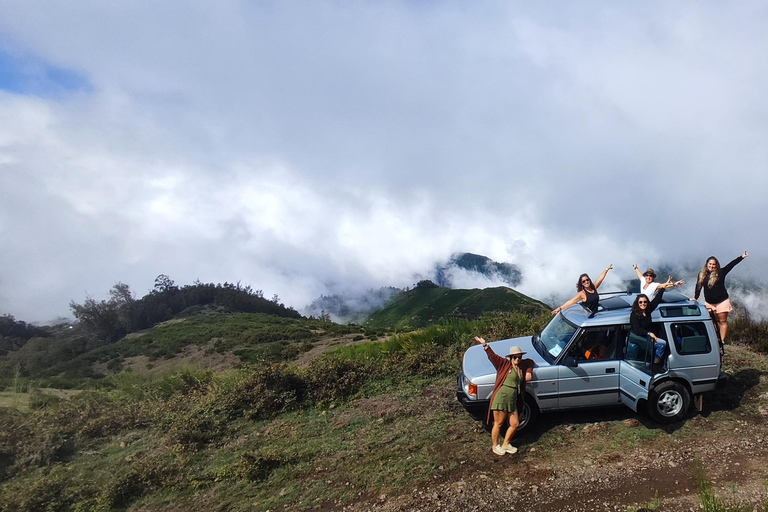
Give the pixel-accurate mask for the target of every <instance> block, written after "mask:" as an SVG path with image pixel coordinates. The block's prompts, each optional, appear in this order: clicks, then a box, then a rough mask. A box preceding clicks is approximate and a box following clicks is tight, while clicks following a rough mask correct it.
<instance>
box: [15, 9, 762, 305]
mask: <svg viewBox="0 0 768 512" xmlns="http://www.w3.org/2000/svg"><path fill="white" fill-rule="evenodd" d="M766 18H768V9H767V8H766V7H765V6H764V5H763V4H762V3H759V2H742V3H739V4H738V5H728V6H720V5H717V4H699V3H683V4H648V5H623V4H603V3H591V2H588V3H580V4H578V6H577V5H575V4H574V5H573V6H571V5H565V4H563V5H559V6H558V8H557V9H555V8H553V7H551V6H548V5H546V4H530V3H512V4H509V3H506V2H491V3H483V4H471V5H469V4H463V3H458V2H456V3H441V4H411V3H405V2H402V3H389V4H370V3H352V4H343V5H342V4H335V3H324V2H305V3H295V2H294V3H267V4H265V3H252V2H240V1H234V0H232V1H226V2H216V3H205V2H204V3H199V4H195V5H194V6H189V5H188V4H182V3H175V2H169V3H163V4H157V3H156V2H132V3H130V4H113V5H108V4H104V3H101V2H90V1H80V2H67V3H62V4H50V3H48V2H35V1H32V2H30V1H28V0H26V1H9V2H3V3H2V4H1V5H0V51H5V52H13V53H14V54H15V55H21V56H24V55H29V56H33V57H34V58H35V59H36V60H40V61H43V62H49V63H50V64H51V65H55V66H57V67H60V68H62V69H66V70H71V71H73V72H75V73H78V74H80V75H81V76H83V77H84V78H85V79H86V80H87V81H88V82H89V83H90V87H89V88H88V90H85V91H73V92H71V93H70V94H69V95H63V96H57V97H55V98H38V97H34V96H31V95H25V94H22V93H11V92H3V91H0V236H2V239H3V241H4V242H5V243H4V249H3V251H1V252H0V313H3V312H9V313H13V314H15V315H17V316H18V317H19V318H23V319H27V320H38V319H45V318H50V317H53V316H56V315H58V314H61V313H64V312H66V305H67V302H68V301H69V300H70V299H75V300H78V301H80V300H82V298H83V297H84V294H85V293H86V292H88V293H91V294H93V295H95V296H103V295H105V294H106V292H107V290H108V289H109V287H110V286H111V285H112V284H113V283H114V282H115V281H117V280H120V281H123V282H127V283H129V284H131V285H132V286H133V288H134V289H135V290H136V292H137V293H139V294H141V293H144V292H145V291H146V290H148V289H149V288H151V286H152V282H153V280H154V277H155V276H156V275H157V274H159V273H165V274H168V275H170V276H171V277H172V278H174V279H175V280H176V281H177V282H179V283H188V282H191V281H192V280H194V279H201V280H203V281H225V280H228V281H237V280H241V281H243V282H244V283H246V284H251V285H252V286H253V287H255V288H261V289H263V290H264V291H265V294H267V295H268V296H270V295H271V294H272V293H277V294H279V295H280V297H281V299H282V300H283V301H285V302H286V303H289V304H292V305H294V306H296V307H297V308H301V307H303V306H304V305H305V304H306V303H308V302H309V301H310V300H312V299H313V298H315V297H317V296H318V295H319V294H320V293H326V292H328V291H338V290H339V289H340V288H356V289H366V288H369V287H377V286H382V285H393V286H406V285H410V284H413V281H412V280H413V278H414V275H415V274H423V273H425V272H427V271H428V270H429V269H430V268H431V266H432V265H433V263H434V262H435V261H443V260H445V259H446V258H447V257H448V256H450V254H452V253H454V252H457V251H469V252H474V253H479V254H484V255H487V256H489V257H491V258H493V259H495V260H498V261H506V262H510V263H515V264H517V265H519V266H520V267H521V268H522V269H523V276H524V282H523V284H522V286H521V291H523V292H524V293H527V294H530V295H532V296H534V297H537V298H542V299H546V298H548V297H552V296H556V295H561V294H564V293H565V294H569V293H570V291H571V290H572V289H573V284H574V283H575V279H576V277H577V276H578V275H579V274H580V273H581V272H584V271H586V272H588V273H590V275H592V276H593V277H596V275H597V274H599V272H600V270H602V268H604V267H605V266H606V265H608V264H609V263H614V265H615V266H616V267H617V270H616V272H615V273H614V274H612V275H610V277H609V281H607V282H606V286H618V285H619V284H620V282H621V279H622V278H627V277H631V276H632V273H631V264H632V263H638V264H641V265H649V266H658V262H660V261H663V262H685V263H690V262H694V266H697V265H699V263H698V262H699V261H700V260H703V258H704V257H706V256H708V255H709V254H711V253H715V254H718V255H721V254H722V255H723V259H725V260H728V257H727V255H728V254H733V255H736V254H738V253H739V252H741V251H743V250H744V249H745V248H746V249H749V250H750V252H751V253H752V255H753V256H752V257H751V258H750V260H749V263H748V264H745V266H746V268H744V269H741V268H740V269H739V270H740V272H744V275H748V274H753V275H759V272H758V270H759V269H760V268H761V267H762V266H763V265H764V264H765V262H766V259H765V257H763V256H761V255H762V254H766V253H768V250H767V249H768V242H766V241H765V240H766V237H764V236H761V235H762V233H761V230H762V227H761V226H762V224H761V222H760V219H763V218H765V217H766V213H767V212H766V206H765V201H764V199H763V196H764V190H765V189H766V186H768V173H766V172H765V169H766V168H768V146H766V144H765V143H764V141H765V140H766V139H768V137H767V136H768V133H767V132H768V121H766V119H768V117H766V116H765V115H764V113H765V112H766V111H767V110H768V99H766V96H765V94H764V84H765V83H766V81H767V80H766V79H768V65H767V64H766V61H765V59H764V57H763V55H764V53H765V50H766V47H767V46H768V35H767V34H766V33H765V31H764V29H763V27H764V26H765V22H766ZM683 277H685V276H683ZM468 284H469V283H468Z"/></svg>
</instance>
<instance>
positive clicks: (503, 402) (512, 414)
mask: <svg viewBox="0 0 768 512" xmlns="http://www.w3.org/2000/svg"><path fill="white" fill-rule="evenodd" d="M475 341H477V342H478V343H479V344H480V345H482V346H483V349H485V355H487V356H488V360H489V361H491V364H492V365H493V367H494V368H496V383H495V384H494V385H493V393H492V394H491V405H490V406H489V407H488V417H487V419H486V421H487V422H488V423H489V424H490V422H491V414H493V428H492V429H491V440H492V441H493V448H492V449H493V453H495V454H496V455H504V454H505V453H516V452H517V448H515V447H514V446H512V445H511V444H510V441H511V440H512V436H514V435H515V431H517V427H518V426H519V425H520V415H519V412H518V411H520V410H521V409H522V407H523V399H524V397H525V383H526V382H528V381H530V380H531V378H532V377H533V365H534V363H533V360H531V359H523V355H525V352H523V351H522V350H521V349H520V347H517V346H515V347H512V348H511V349H509V355H508V356H507V357H501V356H500V355H498V354H496V352H494V351H493V349H492V348H491V347H490V346H489V345H488V344H487V343H486V342H485V340H484V339H483V338H480V337H478V336H475ZM507 421H509V428H508V429H507V433H506V435H505V436H504V442H503V443H499V434H500V432H501V427H502V426H504V423H506V422H507Z"/></svg>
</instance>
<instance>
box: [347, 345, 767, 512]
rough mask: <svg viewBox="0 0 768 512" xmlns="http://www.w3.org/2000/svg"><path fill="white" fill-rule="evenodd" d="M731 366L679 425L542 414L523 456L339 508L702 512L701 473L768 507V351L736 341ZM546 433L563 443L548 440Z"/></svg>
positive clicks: (487, 459) (735, 495)
mask: <svg viewBox="0 0 768 512" xmlns="http://www.w3.org/2000/svg"><path fill="white" fill-rule="evenodd" d="M726 367H729V368H730V370H729V373H731V379H730V381H729V385H728V387H727V388H726V390H724V391H718V392H714V393H711V394H710V395H708V396H707V397H706V398H705V404H704V405H705V407H704V411H703V412H702V413H696V412H692V413H691V416H690V417H689V418H688V419H687V420H686V421H685V422H682V423H681V424H676V425H672V426H661V425H658V424H653V423H652V422H651V421H650V420H648V419H647V418H644V417H643V416H635V415H633V414H632V413H631V412H627V411H625V410H621V409H618V410H617V411H616V412H613V413H611V412H602V411H590V412H584V411H582V412H580V413H565V414H563V413H559V414H558V413H554V414H551V415H544V416H542V418H546V419H545V420H544V421H543V424H542V425H537V426H536V431H535V432H532V433H529V434H527V435H526V436H523V437H522V438H521V439H520V440H518V441H517V442H516V443H515V444H517V445H519V446H520V452H519V453H518V454H516V455H506V456H503V457H498V456H494V455H492V454H491V452H490V450H488V453H487V454H478V460H477V461H474V462H473V461H468V463H467V464H466V465H464V466H462V468H461V469H460V470H457V471H455V472H453V473H450V474H448V475H443V476H440V477H439V478H438V477H435V480H434V481H431V482H429V483H427V484H422V485H419V486H417V487H414V488H413V489H412V490H410V491H409V492H407V493H405V494H401V495H399V496H396V497H395V496H385V495H380V496H370V497H369V499H368V500H366V501H363V502H360V503H357V504H355V505H348V506H345V507H341V508H340V509H338V510H354V511H362V510H381V511H385V512H395V511H398V512H399V511H416V510H419V511H424V512H426V511H459V510H460V511H481V510H482V511H487V510H525V511H526V512H550V511H571V512H577V511H585V512H586V511H596V510H605V511H645V510H654V511H678V510H690V511H697V510H700V505H701V498H700V495H699V481H698V479H697V478H698V477H697V475H698V476H703V477H704V478H705V479H706V481H708V482H710V483H711V489H712V490H713V491H714V493H715V494H716V495H717V497H718V499H720V500H722V501H723V502H725V503H733V504H739V505H742V506H748V507H750V508H752V507H755V508H754V509H755V510H763V508H757V506H758V505H759V506H760V507H762V506H763V504H766V505H768V377H767V376H768V358H766V357H764V356H758V355H756V354H754V353H753V352H751V351H749V350H747V349H746V348H744V347H730V348H729V351H728V354H727V359H726ZM636 418H639V421H638V419H636ZM584 420H589V421H591V423H583V421H584ZM596 420H597V423H594V422H595V421H596ZM633 429H638V430H633ZM643 429H645V430H643ZM628 434H634V435H635V436H636V438H639V439H640V441H639V442H638V443H636V445H635V446H633V447H632V448H628V449H621V450H619V451H617V450H613V451H611V450H602V451H601V450H597V449H596V447H600V446H603V445H606V446H608V445H610V444H611V442H612V439H611V436H614V437H615V438H617V439H618V437H619V436H625V437H626V436H627V435H628ZM478 435H487V434H485V433H478ZM645 435H647V439H645V438H644V437H643V436H645ZM638 436H639V437H638ZM545 437H546V438H547V439H550V438H552V437H554V438H555V439H558V440H561V441H560V442H559V443H556V444H554V445H553V444H551V443H550V444H547V443H545V442H544V441H543V439H544V438H545ZM625 444H626V443H625Z"/></svg>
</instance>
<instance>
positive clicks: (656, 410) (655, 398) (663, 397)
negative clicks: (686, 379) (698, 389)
mask: <svg viewBox="0 0 768 512" xmlns="http://www.w3.org/2000/svg"><path fill="white" fill-rule="evenodd" d="M690 406H691V394H690V393H689V392H688V389H687V388H686V387H685V386H683V385H682V384H680V383H679V382H675V381H672V380H668V381H665V382H662V383H661V384H659V385H658V386H655V387H654V388H653V390H651V392H650V393H649V395H648V404H647V407H648V413H649V414H650V415H651V417H652V418H653V419H655V420H656V421H658V422H660V423H675V422H677V421H680V420H682V419H683V418H684V417H685V415H686V414H687V413H688V408H689V407H690Z"/></svg>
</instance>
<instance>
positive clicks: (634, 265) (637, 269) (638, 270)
mask: <svg viewBox="0 0 768 512" xmlns="http://www.w3.org/2000/svg"><path fill="white" fill-rule="evenodd" d="M632 268H634V269H635V273H636V274H637V278H638V279H639V280H640V287H641V288H642V286H643V273H642V272H640V269H639V268H637V263H633V264H632Z"/></svg>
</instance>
